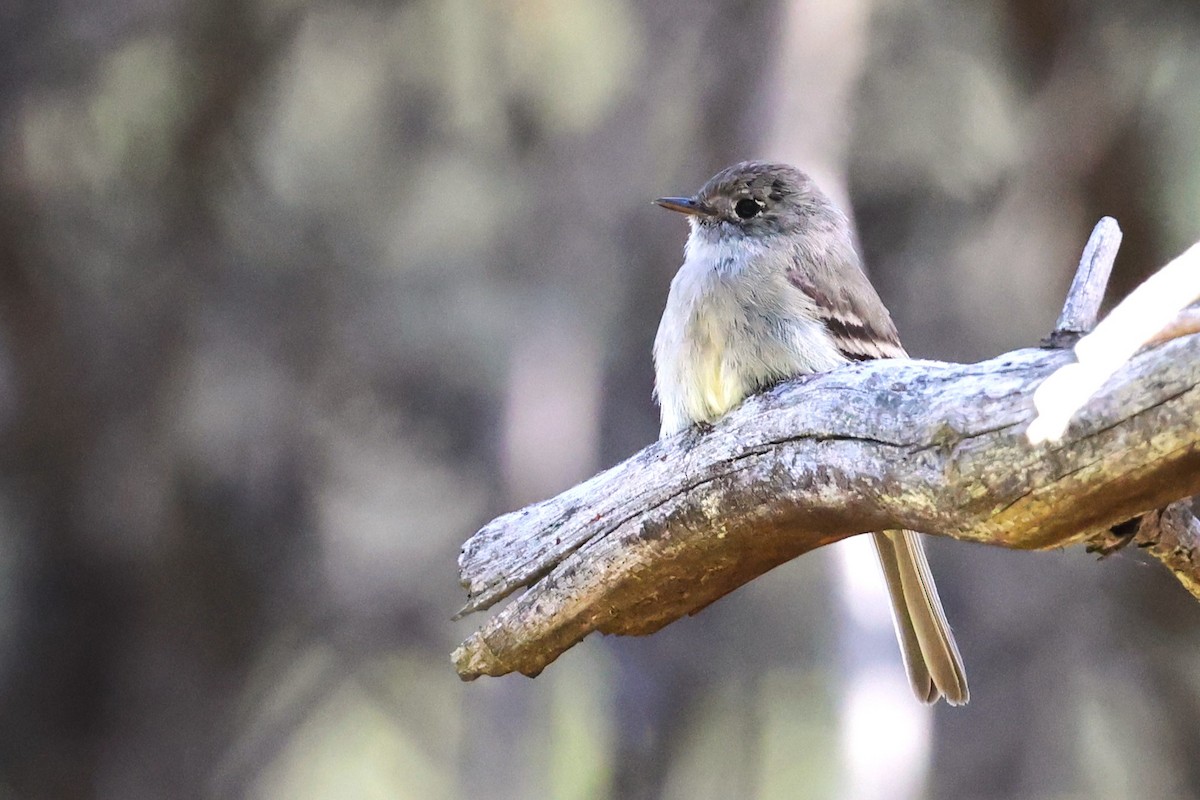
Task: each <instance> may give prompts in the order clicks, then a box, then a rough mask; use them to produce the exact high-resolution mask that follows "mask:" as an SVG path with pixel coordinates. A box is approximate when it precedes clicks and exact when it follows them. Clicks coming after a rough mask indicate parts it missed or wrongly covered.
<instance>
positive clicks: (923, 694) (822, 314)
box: [653, 161, 969, 705]
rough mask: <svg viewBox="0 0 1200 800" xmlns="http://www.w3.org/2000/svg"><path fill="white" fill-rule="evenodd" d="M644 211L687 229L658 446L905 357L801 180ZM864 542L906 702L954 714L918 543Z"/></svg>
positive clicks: (737, 170) (902, 534)
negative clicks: (883, 596) (860, 365)
mask: <svg viewBox="0 0 1200 800" xmlns="http://www.w3.org/2000/svg"><path fill="white" fill-rule="evenodd" d="M654 202H655V203H657V204H658V205H659V206H662V207H663V208H666V209H669V210H671V211H676V212H679V213H681V214H683V215H685V216H686V218H687V221H688V225H689V228H690V232H689V235H688V239H687V244H686V246H685V248H684V260H683V265H682V266H681V267H680V268H679V271H678V272H677V273H676V275H675V277H674V279H673V280H672V281H671V287H670V291H669V292H668V295H667V301H666V307H665V309H664V310H663V315H662V320H661V322H660V323H659V326H658V332H657V334H656V335H655V339H654V353H653V355H654V372H655V381H654V383H655V397H656V399H657V401H658V405H659V411H660V419H661V426H660V438H666V437H670V436H673V435H675V434H677V433H680V432H682V431H685V430H689V429H693V428H696V427H700V428H704V427H705V426H708V425H711V424H712V423H714V422H715V421H716V420H718V419H720V418H721V417H722V416H724V415H725V414H727V413H729V411H731V410H732V409H733V408H735V407H736V406H738V405H739V404H740V403H741V402H742V401H743V400H745V399H746V398H747V397H749V396H750V395H752V394H755V393H757V392H761V391H764V390H766V389H768V388H770V387H772V386H775V385H776V384H778V383H779V382H781V381H784V380H788V379H791V378H796V377H799V376H804V375H811V374H814V373H820V372H826V371H828V370H832V369H836V368H837V367H839V366H842V365H844V364H847V363H850V362H854V361H863V360H870V359H879V358H906V357H907V353H906V352H905V350H904V347H903V346H902V345H901V343H900V338H899V334H898V333H897V331H896V326H895V324H894V323H893V322H892V318H891V315H890V314H889V313H888V310H887V307H886V306H885V305H884V304H883V301H882V300H880V298H879V295H878V294H877V293H876V291H875V288H874V287H873V286H872V285H871V282H870V280H869V279H868V278H867V275H866V273H865V272H864V271H863V267H862V260H861V258H860V257H859V254H858V251H857V250H856V248H855V246H854V237H853V235H852V232H851V227H850V222H849V220H848V219H847V217H846V215H845V214H843V213H842V212H841V211H840V210H839V209H838V207H837V206H836V205H835V204H834V203H833V202H832V201H831V200H830V199H829V197H828V196H827V195H826V194H825V193H824V192H823V191H822V190H821V189H820V188H819V187H818V186H817V185H816V183H815V182H814V181H813V180H812V179H811V178H810V177H809V176H808V175H807V174H806V173H804V172H802V171H801V170H799V169H797V168H796V167H793V166H790V165H787V164H781V163H772V162H766V161H743V162H740V163H737V164H734V165H733V166H730V167H727V168H726V169H723V170H721V171H720V172H718V173H717V174H716V175H714V176H713V177H712V178H710V179H709V180H708V181H707V182H706V183H705V184H704V185H703V187H701V189H700V191H699V192H697V193H696V194H695V195H692V196H690V197H660V198H658V199H657V200H655V201H654ZM871 537H872V539H873V541H874V544H875V549H876V552H877V553H878V555H879V561H880V564H881V566H882V568H883V574H884V579H885V583H886V584H887V590H888V596H889V598H890V601H891V610H892V618H893V622H894V623H895V628H896V638H897V640H898V642H899V644H900V651H901V655H902V658H903V661H904V666H905V671H906V673H907V675H908V679H909V683H910V684H911V686H912V689H913V692H914V693H915V695H916V696H917V698H918V699H919V700H920V701H922V702H923V703H935V702H937V700H938V699H939V698H944V699H945V700H946V702H947V703H949V704H950V705H962V704H964V703H966V702H967V701H968V699H969V689H968V687H967V679H966V673H965V670H964V668H963V663H962V657H961V655H960V654H959V651H958V645H957V644H956V642H955V640H954V636H953V634H952V632H951V630H950V626H949V624H948V623H947V621H946V615H945V612H944V610H943V608H942V603H941V600H940V599H939V597H938V592H937V587H936V586H935V584H934V581H933V576H932V574H931V573H930V570H929V563H928V561H927V560H926V557H925V550H924V547H923V546H922V544H921V539H920V538H919V534H917V533H915V532H913V531H907V530H894V531H880V532H876V533H872V534H871Z"/></svg>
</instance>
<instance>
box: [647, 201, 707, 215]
mask: <svg viewBox="0 0 1200 800" xmlns="http://www.w3.org/2000/svg"><path fill="white" fill-rule="evenodd" d="M654 202H655V203H657V204H658V205H660V206H662V207H663V208H665V209H667V210H668V211H678V212H679V213H680V214H687V215H688V216H692V217H711V216H712V215H713V214H715V213H716V211H715V210H714V209H713V207H712V206H710V205H709V204H708V203H703V202H701V201H699V200H697V199H696V198H694V197H660V198H658V199H657V200H655V201H654Z"/></svg>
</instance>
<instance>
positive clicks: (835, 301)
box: [787, 264, 907, 361]
mask: <svg viewBox="0 0 1200 800" xmlns="http://www.w3.org/2000/svg"><path fill="white" fill-rule="evenodd" d="M787 277H788V281H789V282H790V283H791V284H792V285H793V286H795V287H796V288H797V289H799V290H800V291H802V292H804V293H805V294H806V295H808V296H809V297H810V298H811V299H812V301H813V303H814V304H815V305H816V311H817V317H818V318H819V319H820V320H821V322H823V323H824V324H825V329H826V330H827V331H829V335H830V337H832V338H833V341H834V343H835V344H836V345H837V348H838V350H839V351H841V353H842V355H844V356H845V357H846V358H848V359H850V360H852V361H867V360H870V359H874V358H904V357H906V356H907V353H905V352H904V347H903V346H902V345H901V344H900V336H899V334H897V333H896V325H895V324H894V323H893V322H892V317H891V315H890V314H889V313H888V310H887V308H886V307H885V306H884V305H883V301H882V300H880V299H879V295H878V294H876V293H875V289H874V287H872V286H871V282H870V281H868V280H867V276H866V275H864V274H863V272H862V270H860V269H859V268H858V267H857V266H855V265H853V264H847V265H844V266H841V267H840V268H838V269H836V270H829V269H817V270H813V269H804V268H801V267H794V268H792V269H790V270H788V273H787Z"/></svg>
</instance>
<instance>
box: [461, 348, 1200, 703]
mask: <svg viewBox="0 0 1200 800" xmlns="http://www.w3.org/2000/svg"><path fill="white" fill-rule="evenodd" d="M1070 359H1071V356H1070V354H1069V353H1068V352H1065V351H1057V350H1051V351H1047V350H1020V351H1016V352H1013V353H1009V354H1006V355H1004V356H1001V357H999V358H996V359H992V360H990V361H986V362H982V363H980V364H970V365H958V364H942V363H935V362H922V361H881V362H872V363H864V364H858V365H854V366H851V367H847V368H845V369H841V370H837V371H835V372H832V373H827V374H824V375H820V376H815V377H812V378H809V379H806V380H801V381H796V382H791V383H787V384H784V385H782V386H780V387H778V388H776V389H775V390H773V391H770V392H767V393H765V394H764V395H761V396H759V397H756V398H752V399H751V400H749V401H747V402H746V403H745V404H744V405H743V406H742V407H740V408H738V409H737V410H735V411H734V412H732V413H731V414H729V415H728V416H727V417H726V418H725V419H723V420H722V421H721V422H720V423H718V424H717V425H716V427H715V428H714V429H713V430H712V431H711V432H709V433H707V434H684V435H681V436H678V437H675V438H673V439H671V440H668V441H665V442H659V443H655V444H653V445H651V446H650V447H647V448H646V449H644V450H643V451H641V452H640V453H638V454H637V455H635V456H634V457H632V458H630V459H629V460H627V461H626V462H624V463H622V464H620V465H618V466H616V467H613V468H612V469H610V470H608V471H606V472H603V473H601V474H600V475H597V476H596V477H594V478H592V479H590V480H589V481H587V482H585V483H583V484H580V485H579V486H576V487H574V488H572V489H570V490H568V491H566V492H564V493H563V494H561V495H559V496H558V497H555V498H553V499H551V500H547V501H545V502H542V503H537V504H534V505H532V506H529V507H528V508H526V509H523V510H521V511H517V512H514V513H512V514H508V515H505V516H503V517H500V518H498V519H497V520H495V521H493V522H492V523H490V524H489V525H487V526H485V527H484V528H483V529H482V530H481V531H479V532H478V533H477V534H476V535H475V536H474V537H472V538H471V539H470V540H469V541H468V542H467V544H466V545H465V547H464V549H463V553H462V556H461V559H460V567H461V570H462V576H463V580H464V584H465V585H466V586H467V588H468V591H469V593H470V595H471V602H470V603H469V604H468V606H467V609H466V610H475V609H480V608H486V607H488V606H489V605H491V604H493V603H495V602H496V601H498V600H499V599H501V598H502V597H504V596H505V595H507V594H508V593H510V592H511V591H513V590H514V589H517V588H519V587H521V586H530V588H529V590H528V591H527V592H526V593H525V594H524V595H522V596H521V597H520V598H519V599H518V600H516V601H515V602H513V603H512V604H511V605H510V606H508V607H507V608H505V609H504V610H503V611H501V612H500V613H499V614H498V615H497V616H495V617H494V618H492V619H491V620H489V621H488V622H487V623H486V624H485V625H484V627H483V628H482V630H480V631H479V632H477V633H475V634H474V635H472V636H471V637H470V638H469V639H468V640H467V641H466V642H465V643H464V645H463V646H462V647H460V648H459V649H458V650H457V651H456V652H455V654H454V661H455V664H456V666H457V668H458V671H459V673H460V675H461V676H462V677H463V678H466V679H470V678H474V677H477V676H479V675H483V674H487V675H500V674H505V673H508V672H513V671H519V672H523V673H525V674H527V675H534V674H537V673H538V672H539V671H541V670H542V669H543V668H544V667H545V666H546V665H547V664H549V663H550V662H551V661H553V660H554V659H555V658H556V657H557V656H558V655H560V654H561V653H562V652H563V651H565V650H566V649H567V648H569V647H571V646H572V645H574V644H575V643H576V642H578V641H579V640H581V639H582V638H583V637H584V636H586V635H587V634H588V633H590V632H592V631H594V630H600V631H602V632H604V633H621V634H645V633H650V632H653V631H655V630H657V629H659V628H661V627H662V626H663V625H666V624H667V623H669V622H671V621H673V620H675V619H678V618H679V617H681V616H683V615H685V614H691V613H694V612H696V611H698V610H699V609H701V608H703V607H704V606H706V605H708V604H709V603H711V602H713V601H714V600H716V599H717V598H719V597H721V596H722V595H724V594H727V593H728V592H730V591H732V590H733V589H735V588H737V587H738V586H740V585H742V584H743V583H746V582H747V581H749V580H751V579H752V578H754V577H756V576H758V575H760V574H762V573H763V572H766V571H767V570H769V569H771V568H773V567H775V566H777V565H779V564H781V563H783V562H785V561H787V560H789V559H792V558H795V557H796V556H798V555H801V554H802V553H805V552H807V551H809V550H812V549H814V548H816V547H819V546H821V545H824V544H828V543H830V542H833V541H837V540H839V539H842V538H845V537H847V536H851V535H854V534H856V533H860V532H865V531H871V530H883V529H891V528H901V527H903V528H911V529H915V530H920V531H925V532H927V533H931V534H937V535H944V536H951V537H954V538H958V539H966V540H972V541H977V542H986V543H990V544H996V545H1001V546H1005V547H1014V548H1025V549H1038V548H1050V547H1062V546H1064V545H1069V544H1073V543H1077V542H1081V541H1085V540H1087V539H1089V538H1091V537H1093V536H1096V535H1099V534H1102V533H1106V532H1107V530H1108V529H1109V528H1110V527H1112V526H1114V525H1116V524H1118V523H1121V522H1123V521H1126V520H1129V519H1130V518H1132V517H1135V516H1137V515H1139V514H1142V513H1145V512H1148V511H1151V510H1154V509H1157V508H1159V507H1162V506H1164V505H1166V504H1168V503H1170V502H1172V501H1175V500H1178V499H1180V498H1183V497H1187V496H1190V495H1192V494H1195V493H1197V492H1200V428H1198V427H1197V426H1196V425H1195V420H1196V419H1197V417H1198V415H1200V390H1198V388H1197V387H1198V384H1200V337H1197V336H1189V337H1187V338H1183V339H1178V340H1175V341H1172V342H1169V343H1167V344H1165V345H1163V346H1160V347H1158V348H1155V349H1152V350H1149V351H1146V352H1144V353H1142V354H1140V355H1138V356H1137V357H1136V358H1134V359H1133V360H1132V361H1131V362H1130V363H1129V364H1128V365H1127V366H1126V367H1125V369H1124V370H1122V371H1121V372H1120V373H1119V374H1118V375H1117V376H1116V377H1115V378H1114V379H1113V380H1112V381H1110V382H1109V383H1108V384H1107V385H1106V386H1105V387H1104V388H1103V389H1102V390H1101V392H1100V393H1099V394H1098V395H1097V396H1095V397H1094V398H1092V400H1091V401H1090V402H1089V404H1088V405H1087V409H1086V412H1085V414H1084V416H1083V418H1082V419H1079V420H1076V422H1074V423H1073V424H1072V425H1071V427H1070V428H1069V429H1068V431H1067V433H1066V435H1065V437H1064V438H1063V439H1062V441H1060V442H1057V443H1054V444H1052V445H1042V446H1031V445H1029V444H1028V443H1027V441H1026V439H1025V435H1024V433H1025V428H1026V426H1027V425H1028V423H1029V421H1030V420H1031V418H1032V416H1033V406H1032V399H1031V398H1032V393H1033V390H1034V389H1035V388H1036V387H1037V386H1038V385H1039V384H1040V383H1041V381H1042V380H1043V379H1044V378H1045V377H1046V376H1047V375H1049V374H1050V373H1051V372H1052V371H1054V370H1055V369H1056V368H1058V367H1061V366H1063V365H1064V364H1066V363H1068V362H1069V361H1070ZM1151 550H1152V552H1153V548H1151ZM1168 566H1172V567H1174V566H1177V565H1176V564H1172V563H1170V562H1168ZM1185 583H1186V582H1185ZM1193 584H1194V581H1193Z"/></svg>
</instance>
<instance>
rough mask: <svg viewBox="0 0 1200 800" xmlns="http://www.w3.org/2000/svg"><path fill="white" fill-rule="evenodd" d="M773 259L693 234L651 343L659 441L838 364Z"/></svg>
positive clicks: (808, 305)
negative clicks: (769, 388)
mask: <svg viewBox="0 0 1200 800" xmlns="http://www.w3.org/2000/svg"><path fill="white" fill-rule="evenodd" d="M780 255H782V254H781V253H780V252H779V251H775V252H774V253H773V252H772V251H771V250H770V249H769V248H768V247H766V246H764V244H763V243H762V242H759V241H755V240H753V239H747V238H742V237H738V238H731V237H724V238H721V239H717V240H714V239H711V238H709V237H708V236H705V235H704V232H703V231H700V230H693V232H692V235H691V236H690V237H689V238H688V243H687V248H686V251H685V259H684V262H683V266H682V267H680V269H679V272H678V273H677V274H676V275H675V279H674V280H673V281H672V282H671V291H670V293H669V295H668V297H667V307H666V309H665V310H664V312H663V317H662V322H661V323H660V324H659V328H658V335H657V337H656V338H655V342H654V361H655V387H656V393H657V395H658V401H659V406H660V409H661V417H662V428H661V435H663V436H667V435H670V434H672V433H676V432H678V431H681V430H683V429H685V428H687V427H689V426H690V425H693V424H695V423H697V422H712V421H714V420H716V419H718V418H720V417H722V416H724V415H725V414H726V413H728V412H729V411H730V410H731V409H732V408H733V407H735V406H736V405H738V404H739V403H740V402H741V401H742V400H744V399H745V398H746V396H747V395H748V394H750V393H751V392H753V391H754V390H755V389H756V388H757V387H759V386H762V385H766V384H770V383H774V382H775V381H778V380H780V379H782V378H787V377H791V376H794V375H799V374H804V373H809V372H816V371H821V370H826V369H831V368H832V367H834V366H837V365H838V364H840V363H842V362H843V361H844V360H845V359H844V358H843V357H842V356H841V355H840V354H839V353H838V351H837V348H836V347H835V346H834V345H833V343H832V341H831V340H830V339H829V336H828V334H827V333H826V331H825V328H824V326H823V325H822V324H821V323H820V322H819V321H817V319H816V317H815V314H814V313H813V306H812V301H811V300H810V299H809V298H807V297H806V296H804V295H803V293H801V292H800V291H799V290H798V289H796V288H795V287H794V286H792V285H791V284H790V283H789V282H788V280H787V277H786V262H785V261H784V260H781V259H780V258H778V257H777V256H780Z"/></svg>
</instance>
